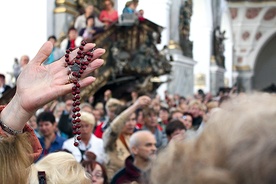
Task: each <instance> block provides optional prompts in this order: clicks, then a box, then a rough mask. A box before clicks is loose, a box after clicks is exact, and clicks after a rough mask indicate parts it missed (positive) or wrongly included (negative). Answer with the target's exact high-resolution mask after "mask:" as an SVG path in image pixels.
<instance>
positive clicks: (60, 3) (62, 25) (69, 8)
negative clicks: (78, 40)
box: [54, 0, 79, 38]
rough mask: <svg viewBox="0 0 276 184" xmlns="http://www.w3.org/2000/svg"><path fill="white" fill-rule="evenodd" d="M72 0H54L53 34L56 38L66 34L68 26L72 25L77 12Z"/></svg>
mask: <svg viewBox="0 0 276 184" xmlns="http://www.w3.org/2000/svg"><path fill="white" fill-rule="evenodd" d="M76 9H77V4H76V1H74V0H56V8H55V9H54V14H55V15H54V25H55V26H54V34H55V35H56V37H57V38H60V37H63V36H65V35H66V34H67V31H68V28H69V27H70V26H72V25H73V23H74V20H75V17H76V16H77V15H78V14H79V13H78V12H77V10H76Z"/></svg>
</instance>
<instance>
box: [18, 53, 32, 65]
mask: <svg viewBox="0 0 276 184" xmlns="http://www.w3.org/2000/svg"><path fill="white" fill-rule="evenodd" d="M29 61H30V58H29V56H27V55H23V56H21V58H20V61H19V64H20V67H21V68H22V67H25V66H26V65H27V64H28V63H29Z"/></svg>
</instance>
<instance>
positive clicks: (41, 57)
mask: <svg viewBox="0 0 276 184" xmlns="http://www.w3.org/2000/svg"><path fill="white" fill-rule="evenodd" d="M52 50H53V44H52V43H51V42H50V41H47V42H45V43H44V44H43V45H42V47H41V48H40V49H39V51H38V52H37V54H36V56H35V57H34V58H33V59H32V61H31V62H33V63H36V64H39V65H40V64H42V63H43V62H44V61H45V60H46V59H47V58H48V57H49V56H50V54H51V52H52Z"/></svg>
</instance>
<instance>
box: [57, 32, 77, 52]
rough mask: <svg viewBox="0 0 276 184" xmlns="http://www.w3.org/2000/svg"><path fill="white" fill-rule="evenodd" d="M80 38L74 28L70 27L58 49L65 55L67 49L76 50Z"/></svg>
mask: <svg viewBox="0 0 276 184" xmlns="http://www.w3.org/2000/svg"><path fill="white" fill-rule="evenodd" d="M81 41H82V37H81V36H79V35H78V31H77V29H76V28H74V27H70V28H69V30H68V34H67V37H66V38H65V39H63V40H62V42H61V43H60V49H61V50H62V51H63V53H65V51H66V50H67V49H69V48H76V47H79V46H80V45H81Z"/></svg>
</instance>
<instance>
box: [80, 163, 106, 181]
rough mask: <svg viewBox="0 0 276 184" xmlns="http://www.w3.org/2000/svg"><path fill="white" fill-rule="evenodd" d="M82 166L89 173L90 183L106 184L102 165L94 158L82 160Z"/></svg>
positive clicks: (104, 170)
mask: <svg viewBox="0 0 276 184" xmlns="http://www.w3.org/2000/svg"><path fill="white" fill-rule="evenodd" d="M82 166H83V167H84V168H85V170H86V172H87V173H89V175H90V178H91V180H92V184H108V178H107V173H106V169H105V167H104V165H102V164H100V163H99V162H96V161H94V160H87V161H83V162H82Z"/></svg>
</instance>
